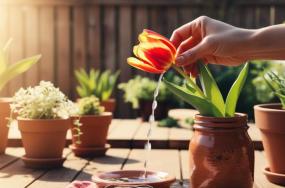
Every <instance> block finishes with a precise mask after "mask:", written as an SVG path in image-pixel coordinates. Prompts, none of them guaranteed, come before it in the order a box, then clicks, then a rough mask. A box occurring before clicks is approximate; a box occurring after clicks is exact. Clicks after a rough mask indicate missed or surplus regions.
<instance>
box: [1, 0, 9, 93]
mask: <svg viewBox="0 0 285 188" xmlns="http://www.w3.org/2000/svg"><path fill="white" fill-rule="evenodd" d="M8 14H9V12H8V7H7V6H3V5H2V6H0V48H2V47H3V46H4V45H5V44H6V42H7V41H8V40H9V36H8ZM8 87H9V86H8V84H7V86H5V87H4V88H3V89H2V91H0V96H8V92H9V88H8Z"/></svg>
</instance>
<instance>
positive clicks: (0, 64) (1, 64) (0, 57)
mask: <svg viewBox="0 0 285 188" xmlns="http://www.w3.org/2000/svg"><path fill="white" fill-rule="evenodd" d="M7 64H8V63H7V59H6V54H5V52H4V51H3V50H2V49H0V74H2V73H3V72H4V71H5V70H6V68H7Z"/></svg>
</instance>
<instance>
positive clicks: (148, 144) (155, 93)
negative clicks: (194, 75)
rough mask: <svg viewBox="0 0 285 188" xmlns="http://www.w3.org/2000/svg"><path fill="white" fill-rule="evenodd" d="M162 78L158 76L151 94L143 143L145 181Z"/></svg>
mask: <svg viewBox="0 0 285 188" xmlns="http://www.w3.org/2000/svg"><path fill="white" fill-rule="evenodd" d="M162 78H163V74H161V75H160V76H159V79H158V83H157V86H156V88H155V91H154V94H153V102H152V109H151V115H150V116H149V120H148V122H149V128H148V132H147V142H146V143H145V147H144V148H145V153H146V154H145V161H144V174H143V178H144V179H147V165H148V161H149V155H150V151H151V143H150V137H151V132H152V126H153V124H154V123H155V116H154V112H155V109H156V107H157V96H158V94H159V87H160V84H161V81H162Z"/></svg>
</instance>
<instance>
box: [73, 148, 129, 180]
mask: <svg viewBox="0 0 285 188" xmlns="http://www.w3.org/2000/svg"><path fill="white" fill-rule="evenodd" d="M129 151H130V150H129V149H110V150H108V151H107V153H106V156H105V157H99V158H94V159H93V160H91V161H89V163H88V164H87V166H86V167H84V169H83V170H82V171H81V172H80V174H79V175H78V176H77V177H76V180H89V181H90V180H91V177H92V176H93V175H94V174H95V173H98V172H107V171H113V170H121V169H122V165H123V163H124V162H125V160H126V159H127V157H128V155H129Z"/></svg>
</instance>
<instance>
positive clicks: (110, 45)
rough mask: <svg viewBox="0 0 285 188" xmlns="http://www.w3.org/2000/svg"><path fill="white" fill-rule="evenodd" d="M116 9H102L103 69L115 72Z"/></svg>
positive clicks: (110, 7)
mask: <svg viewBox="0 0 285 188" xmlns="http://www.w3.org/2000/svg"><path fill="white" fill-rule="evenodd" d="M116 19H117V18H116V8H115V7H114V6H107V7H105V8H104V34H103V37H104V39H103V41H104V43H103V50H104V52H103V53H104V58H103V61H104V62H103V63H104V68H105V69H109V70H113V71H114V70H116V68H117V65H116V62H117V59H116V58H117V50H116V48H117V32H116V30H117V28H116V26H117V22H116Z"/></svg>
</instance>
